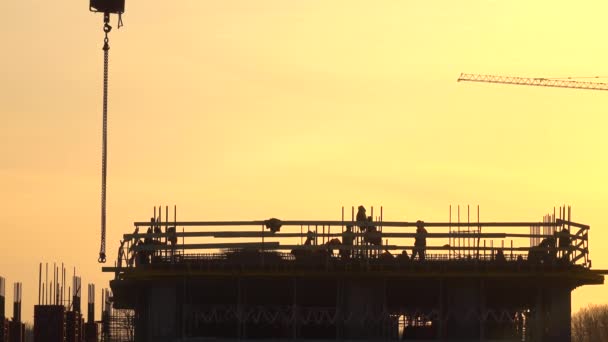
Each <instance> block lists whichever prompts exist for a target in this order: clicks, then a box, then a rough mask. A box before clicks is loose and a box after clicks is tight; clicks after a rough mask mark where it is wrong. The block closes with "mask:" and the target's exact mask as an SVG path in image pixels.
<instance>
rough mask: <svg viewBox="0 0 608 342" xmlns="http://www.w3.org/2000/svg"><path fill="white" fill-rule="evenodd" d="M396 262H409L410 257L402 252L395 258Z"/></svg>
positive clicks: (405, 252)
mask: <svg viewBox="0 0 608 342" xmlns="http://www.w3.org/2000/svg"><path fill="white" fill-rule="evenodd" d="M397 260H399V261H410V256H409V255H407V251H402V252H401V254H399V255H398V256H397Z"/></svg>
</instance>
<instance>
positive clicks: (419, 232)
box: [412, 220, 427, 261]
mask: <svg viewBox="0 0 608 342" xmlns="http://www.w3.org/2000/svg"><path fill="white" fill-rule="evenodd" d="M426 234H427V231H426V229H424V222H423V221H420V220H419V221H417V222H416V237H415V240H414V250H413V251H412V260H414V259H416V255H418V259H419V260H420V261H423V260H424V258H425V253H426Z"/></svg>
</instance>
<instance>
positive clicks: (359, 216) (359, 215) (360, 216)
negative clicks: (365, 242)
mask: <svg viewBox="0 0 608 342" xmlns="http://www.w3.org/2000/svg"><path fill="white" fill-rule="evenodd" d="M366 221H367V215H365V207H364V206H362V205H360V206H359V209H358V211H357V222H359V223H362V222H363V223H362V224H361V225H360V226H359V228H361V231H364V230H365V227H366V226H365V223H364V222H366Z"/></svg>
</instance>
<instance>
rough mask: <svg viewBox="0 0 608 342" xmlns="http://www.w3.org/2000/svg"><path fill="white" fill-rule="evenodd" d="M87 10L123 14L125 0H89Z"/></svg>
mask: <svg viewBox="0 0 608 342" xmlns="http://www.w3.org/2000/svg"><path fill="white" fill-rule="evenodd" d="M89 10H91V12H101V13H111V14H123V13H124V12H125V0H91V2H90V3H89Z"/></svg>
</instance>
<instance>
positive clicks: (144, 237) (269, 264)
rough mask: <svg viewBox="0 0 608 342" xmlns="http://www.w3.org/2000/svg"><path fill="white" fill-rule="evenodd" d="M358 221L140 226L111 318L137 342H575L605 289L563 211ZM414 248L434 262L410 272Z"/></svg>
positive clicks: (583, 233)
mask: <svg viewBox="0 0 608 342" xmlns="http://www.w3.org/2000/svg"><path fill="white" fill-rule="evenodd" d="M560 212H561V209H560ZM167 216H168V215H167ZM167 216H166V217H167ZM352 216H353V219H352V220H348V221H345V220H344V219H342V220H340V221H281V220H277V219H269V220H262V221H225V222H208V221H202V222H176V221H175V220H174V221H173V222H170V221H168V220H165V221H164V222H163V221H162V220H161V219H160V218H157V217H154V218H153V219H152V220H151V221H143V222H136V223H135V226H136V227H137V228H136V231H135V232H134V233H132V234H125V235H124V239H123V242H122V245H121V248H120V249H119V255H118V259H117V264H116V267H106V268H104V271H107V272H114V273H115V279H114V280H112V281H111V283H110V284H111V287H112V291H113V297H112V300H113V306H114V308H116V309H121V310H132V311H133V323H132V324H133V329H134V337H133V340H134V341H173V340H179V339H184V340H189V339H190V340H192V341H195V340H198V339H225V340H229V339H322V340H331V339H335V340H344V339H347V340H350V339H361V340H378V339H384V340H421V339H429V340H478V341H486V340H506V341H570V313H571V308H570V294H571V291H572V290H573V289H575V288H576V287H579V286H582V285H588V284H602V283H603V276H602V274H603V273H604V271H594V270H592V269H591V261H590V259H589V256H588V252H589V251H588V247H587V243H588V231H589V227H588V226H586V225H584V224H579V223H575V222H572V221H570V220H569V219H567V218H568V217H567V215H565V212H564V215H559V216H558V217H555V216H553V217H550V218H547V217H545V218H544V219H543V220H542V221H540V222H474V223H471V222H470V221H468V222H466V223H462V222H459V221H460V220H458V222H452V220H450V222H426V223H425V222H422V221H417V222H385V221H383V220H382V219H381V217H380V218H379V219H376V220H373V221H366V222H363V221H360V220H355V219H354V213H353V215H352ZM371 225H373V226H374V229H371ZM180 226H181V227H186V228H188V231H186V230H185V228H183V229H182V231H181V232H180V231H179V227H180ZM349 226H350V228H347V227H349ZM141 227H143V228H146V229H147V232H146V233H139V228H141ZM234 227H239V229H241V230H234ZM420 228H422V230H424V231H425V233H424V238H425V242H426V241H428V242H426V245H425V246H424V247H422V246H421V245H420V243H419V239H420V234H421V233H419V232H417V229H420ZM427 229H428V232H427V231H426V230H427ZM522 231H524V232H522ZM370 232H372V233H373V235H371V234H370ZM558 234H561V235H558ZM349 236H350V237H349ZM566 236H567V241H568V246H565V245H564V244H563V243H559V241H561V240H559V238H560V237H561V238H564V240H563V241H565V238H566ZM186 238H187V239H188V240H189V241H188V243H186ZM304 238H306V239H307V242H304V241H303V240H304ZM351 238H353V242H352V243H348V244H346V243H343V242H344V241H349V240H350V239H351ZM197 239H198V240H197ZM209 239H218V240H219V241H218V242H217V243H216V242H209ZM226 239H232V240H230V241H238V242H226ZM336 239H338V240H339V241H336ZM389 239H390V240H391V241H392V242H394V243H392V244H391V243H389ZM412 240H413V241H415V242H414V244H413V245H412V244H408V243H409V242H411V241H412ZM190 241H191V242H190ZM446 242H447V243H446ZM414 249H416V250H417V251H418V252H420V251H421V250H424V252H425V254H424V258H416V259H415V260H412V259H411V257H410V256H411V254H409V253H410V252H411V251H412V250H414ZM403 251H407V252H408V254H405V253H403Z"/></svg>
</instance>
